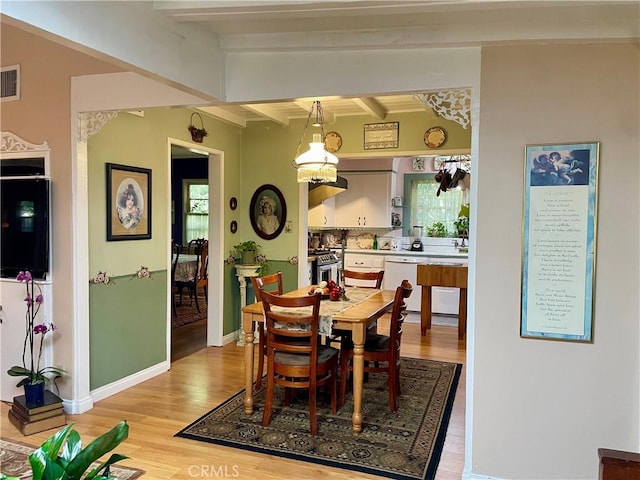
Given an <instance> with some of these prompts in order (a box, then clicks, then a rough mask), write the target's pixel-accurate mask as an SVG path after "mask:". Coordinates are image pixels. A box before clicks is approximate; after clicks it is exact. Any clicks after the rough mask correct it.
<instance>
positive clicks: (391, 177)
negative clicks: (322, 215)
mask: <svg viewBox="0 0 640 480" xmlns="http://www.w3.org/2000/svg"><path fill="white" fill-rule="evenodd" d="M341 176H343V177H345V178H346V179H347V181H348V182H349V186H348V188H347V190H346V191H344V192H342V193H340V194H339V195H337V196H336V197H335V226H337V227H368V228H389V227H390V226H391V197H392V194H393V193H392V185H393V184H394V182H395V174H394V173H392V172H374V173H372V172H362V173H360V172H357V173H356V172H352V173H349V174H341Z"/></svg>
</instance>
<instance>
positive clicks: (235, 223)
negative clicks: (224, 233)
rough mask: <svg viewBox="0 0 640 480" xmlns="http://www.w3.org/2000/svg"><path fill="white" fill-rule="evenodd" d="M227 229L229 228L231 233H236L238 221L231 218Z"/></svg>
mask: <svg viewBox="0 0 640 480" xmlns="http://www.w3.org/2000/svg"><path fill="white" fill-rule="evenodd" d="M229 230H231V233H236V232H237V231H238V222H236V221H235V220H232V221H231V224H230V225H229Z"/></svg>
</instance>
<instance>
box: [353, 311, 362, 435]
mask: <svg viewBox="0 0 640 480" xmlns="http://www.w3.org/2000/svg"><path fill="white" fill-rule="evenodd" d="M365 331H366V326H365V325H364V324H362V323H359V324H356V325H353V331H352V338H353V415H352V416H351V421H352V423H353V432H354V433H360V432H361V431H362V382H363V380H364V338H365Z"/></svg>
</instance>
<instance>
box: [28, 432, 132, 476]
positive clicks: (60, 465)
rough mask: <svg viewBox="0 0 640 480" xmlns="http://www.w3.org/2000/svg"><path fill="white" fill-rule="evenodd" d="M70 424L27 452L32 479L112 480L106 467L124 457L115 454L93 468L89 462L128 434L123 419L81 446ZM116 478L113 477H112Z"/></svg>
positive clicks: (78, 437)
mask: <svg viewBox="0 0 640 480" xmlns="http://www.w3.org/2000/svg"><path fill="white" fill-rule="evenodd" d="M72 427H73V424H69V425H67V426H66V427H64V428H63V429H62V430H59V431H58V432H56V433H55V434H53V435H52V436H51V437H49V438H48V439H47V440H46V441H45V442H44V443H43V444H42V445H41V446H40V448H38V449H37V450H35V451H34V452H33V453H32V454H31V455H29V463H30V464H31V470H32V471H33V480H42V479H44V480H49V479H56V480H80V478H82V479H83V480H92V479H95V480H111V479H112V478H113V477H111V476H110V475H111V474H110V472H109V468H110V467H111V465H113V464H114V463H116V462H119V461H120V460H124V459H125V458H129V457H126V456H124V455H120V454H119V453H114V454H112V455H111V457H109V459H108V460H107V461H106V462H102V463H100V464H99V465H98V466H96V467H95V468H92V469H91V470H90V471H89V469H90V468H91V464H92V463H93V462H95V461H96V460H98V459H99V458H100V457H102V456H103V455H104V454H105V453H107V452H110V451H111V450H113V449H114V448H115V447H117V446H118V445H119V444H120V443H122V442H123V441H124V440H125V439H126V438H127V437H128V436H129V426H128V425H127V422H125V421H124V420H123V421H121V422H120V423H119V424H118V425H116V426H115V427H113V428H112V429H111V430H109V431H108V432H106V433H104V434H102V435H101V436H99V437H98V438H96V439H95V440H94V441H92V442H91V443H89V444H88V445H87V446H86V447H85V448H82V441H81V440H80V434H79V433H78V432H77V431H76V430H73V429H72ZM114 480H115V479H114Z"/></svg>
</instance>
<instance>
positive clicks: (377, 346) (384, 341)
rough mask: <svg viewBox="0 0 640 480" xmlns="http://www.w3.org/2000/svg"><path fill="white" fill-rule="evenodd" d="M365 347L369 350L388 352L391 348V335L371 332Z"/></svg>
mask: <svg viewBox="0 0 640 480" xmlns="http://www.w3.org/2000/svg"><path fill="white" fill-rule="evenodd" d="M364 349H365V350H366V351H368V352H386V351H388V350H389V337H388V336H387V335H380V334H378V333H370V334H368V335H367V338H366V340H365V341H364Z"/></svg>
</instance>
